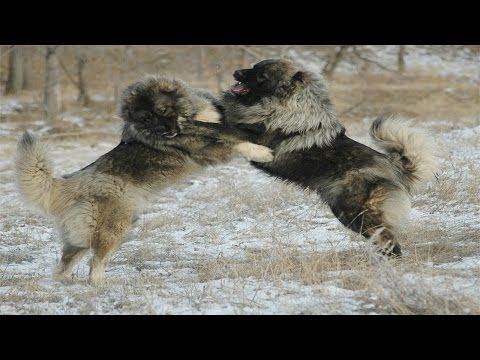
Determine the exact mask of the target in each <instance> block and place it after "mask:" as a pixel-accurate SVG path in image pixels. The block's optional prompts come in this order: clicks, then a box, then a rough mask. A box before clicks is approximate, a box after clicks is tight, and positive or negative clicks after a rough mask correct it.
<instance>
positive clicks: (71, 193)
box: [16, 77, 273, 285]
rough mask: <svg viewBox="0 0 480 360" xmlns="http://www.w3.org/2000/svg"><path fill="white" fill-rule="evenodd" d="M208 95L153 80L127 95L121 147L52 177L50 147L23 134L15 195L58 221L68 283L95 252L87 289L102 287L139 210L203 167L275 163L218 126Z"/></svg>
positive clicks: (61, 268)
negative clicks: (235, 160) (234, 160)
mask: <svg viewBox="0 0 480 360" xmlns="http://www.w3.org/2000/svg"><path fill="white" fill-rule="evenodd" d="M210 97H211V95H208V94H207V93H206V91H205V90H196V89H190V88H189V87H188V86H187V85H186V84H184V83H183V82H181V81H179V80H174V79H169V78H159V77H148V78H146V79H144V80H142V81H139V82H136V83H134V84H132V85H131V86H129V87H128V88H127V89H126V91H125V92H124V94H123V98H122V102H121V107H120V115H121V117H122V118H123V120H124V121H125V124H124V128H123V134H122V141H121V142H120V144H119V145H118V146H116V147H115V148H114V149H112V150H111V151H109V152H108V153H106V154H105V155H103V156H101V157H100V158H98V159H97V160H96V161H95V162H93V163H92V164H90V165H88V166H86V167H85V168H83V169H81V170H78V171H76V172H74V173H72V174H68V175H64V176H62V177H59V178H55V177H53V169H52V165H51V162H50V160H49V158H48V156H47V153H46V151H45V148H44V147H43V145H42V144H41V143H39V142H38V141H37V140H36V139H35V138H34V137H33V136H32V135H30V134H29V133H28V132H26V133H25V134H24V135H23V137H22V138H21V140H20V141H19V143H18V151H17V159H16V173H17V180H18V188H19V191H20V193H21V194H22V195H23V197H24V198H25V199H26V201H27V202H28V203H29V204H31V205H33V206H35V207H37V208H39V209H41V210H43V211H44V212H45V213H47V214H49V215H51V216H53V218H54V219H55V221H56V223H57V225H58V228H59V231H60V236H61V238H62V240H63V243H64V248H63V254H62V258H61V260H60V263H59V265H58V267H57V269H56V271H55V276H56V277H57V278H58V279H60V280H70V279H71V278H72V269H73V267H74V266H75V265H76V264H77V263H78V262H79V261H80V259H81V258H82V257H83V255H85V254H86V252H87V251H88V250H89V249H92V250H93V258H92V261H91V266H90V276H89V282H90V283H91V284H92V285H98V284H100V283H102V282H103V280H104V272H105V267H106V265H107V263H108V261H109V258H110V256H111V255H112V253H113V252H114V251H115V250H116V249H117V248H118V247H119V246H120V243H121V241H122V239H123V237H124V235H125V233H126V231H127V230H128V229H129V228H130V225H131V223H132V221H133V220H134V219H135V218H136V217H137V214H138V212H139V211H140V210H141V208H142V205H143V204H145V203H146V202H147V201H149V200H151V198H152V196H154V195H155V194H156V193H157V192H158V191H159V190H160V189H162V188H164V187H166V186H168V185H169V184H171V183H173V182H175V181H176V180H178V179H180V178H183V177H185V176H187V175H190V174H193V173H194V172H195V171H197V170H199V169H200V168H201V167H203V166H205V165H208V164H215V163H218V162H221V161H225V160H228V159H229V158H231V157H232V156H234V155H235V154H244V155H245V156H246V157H247V158H249V159H255V160H257V161H270V160H272V158H273V156H272V154H271V151H270V149H268V148H265V147H263V146H258V145H255V144H251V143H248V142H246V141H245V140H244V139H242V138H241V136H240V135H239V132H238V131H237V130H234V129H229V128H228V127H227V126H225V125H222V124H204V123H203V122H199V121H195V120H196V119H197V116H199V117H200V119H201V120H202V121H209V122H217V121H219V119H220V117H221V115H222V114H221V113H220V112H219V111H218V110H217V107H216V106H218V103H217V104H216V105H215V103H214V102H213V101H212V100H211V99H210Z"/></svg>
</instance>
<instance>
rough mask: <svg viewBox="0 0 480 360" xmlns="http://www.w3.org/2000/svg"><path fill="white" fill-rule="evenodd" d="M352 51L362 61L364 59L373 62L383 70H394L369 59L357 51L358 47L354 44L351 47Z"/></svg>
mask: <svg viewBox="0 0 480 360" xmlns="http://www.w3.org/2000/svg"><path fill="white" fill-rule="evenodd" d="M353 53H354V54H355V55H356V56H357V57H358V58H359V59H360V60H362V61H365V62H367V63H371V64H374V65H376V66H378V67H379V68H380V69H383V70H385V71H389V72H396V71H395V70H392V69H389V68H388V67H386V66H385V65H382V64H380V63H379V62H378V61H375V60H373V59H369V58H367V57H365V56H363V55H362V54H361V53H360V51H358V48H357V47H356V46H354V47H353Z"/></svg>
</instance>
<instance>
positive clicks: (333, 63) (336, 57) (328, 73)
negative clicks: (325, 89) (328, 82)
mask: <svg viewBox="0 0 480 360" xmlns="http://www.w3.org/2000/svg"><path fill="white" fill-rule="evenodd" d="M349 47H350V45H340V46H338V47H337V48H336V49H335V54H333V56H332V57H331V58H330V59H329V60H328V61H327V63H326V64H325V66H324V67H323V69H322V75H323V76H325V77H327V78H330V77H332V75H333V73H334V72H335V69H336V68H337V66H338V64H340V61H342V59H343V57H344V55H345V52H346V51H347V50H348V48H349Z"/></svg>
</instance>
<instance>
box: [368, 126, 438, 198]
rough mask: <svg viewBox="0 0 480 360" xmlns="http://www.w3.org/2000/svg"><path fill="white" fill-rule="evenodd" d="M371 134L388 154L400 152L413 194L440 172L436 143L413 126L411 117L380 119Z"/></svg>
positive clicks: (404, 171) (403, 181)
mask: <svg viewBox="0 0 480 360" xmlns="http://www.w3.org/2000/svg"><path fill="white" fill-rule="evenodd" d="M370 136H371V137H372V139H373V140H374V141H375V143H376V145H377V146H379V147H380V148H382V149H383V150H384V151H386V152H387V153H390V154H392V153H394V154H398V155H400V163H401V164H402V165H401V167H402V170H403V173H404V175H405V177H404V178H403V179H401V181H402V183H403V184H404V185H405V187H406V188H407V189H408V190H409V192H410V193H415V192H417V191H418V190H420V188H421V186H422V184H423V183H424V182H425V181H427V180H429V179H431V178H432V177H433V176H434V175H435V172H436V171H437V161H436V159H435V156H434V154H433V145H432V143H431V142H430V141H429V140H428V137H427V135H426V134H425V133H423V132H422V131H421V130H419V129H412V127H411V122H410V121H408V120H400V119H395V118H393V117H388V118H382V117H381V118H378V119H376V120H375V121H374V122H373V124H372V126H371V127H370Z"/></svg>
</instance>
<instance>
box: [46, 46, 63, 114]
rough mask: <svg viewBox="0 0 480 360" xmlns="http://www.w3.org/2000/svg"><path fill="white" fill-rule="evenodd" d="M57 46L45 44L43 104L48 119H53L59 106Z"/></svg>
mask: <svg viewBox="0 0 480 360" xmlns="http://www.w3.org/2000/svg"><path fill="white" fill-rule="evenodd" d="M56 50H57V46H47V55H46V77H45V92H44V106H45V110H46V111H47V116H48V119H49V120H53V119H55V117H56V116H57V114H58V111H59V108H60V99H59V97H60V91H59V83H58V59H57V56H56V54H55V52H56Z"/></svg>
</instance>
